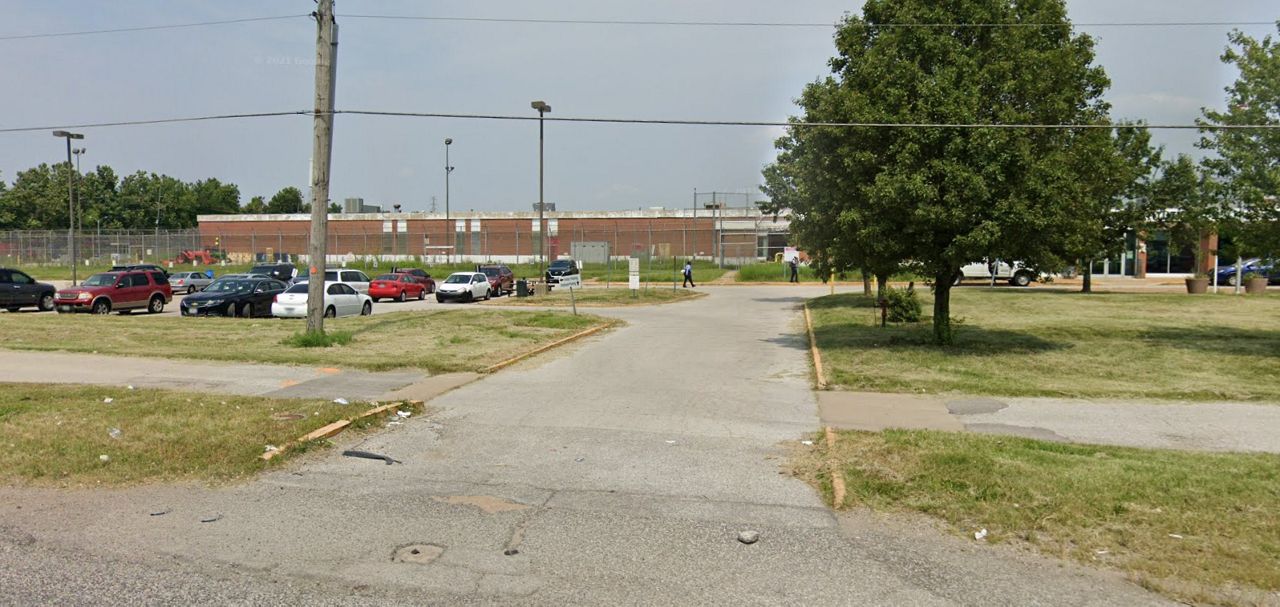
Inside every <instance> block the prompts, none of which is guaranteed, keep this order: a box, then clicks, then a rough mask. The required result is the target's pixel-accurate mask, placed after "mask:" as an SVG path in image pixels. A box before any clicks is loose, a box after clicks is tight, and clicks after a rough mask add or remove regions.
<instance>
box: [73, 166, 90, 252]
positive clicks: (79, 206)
mask: <svg viewBox="0 0 1280 607" xmlns="http://www.w3.org/2000/svg"><path fill="white" fill-rule="evenodd" d="M87 151H89V150H87V149H85V148H75V149H73V150H71V153H72V154H75V156H76V183H77V184H78V183H80V175H81V173H80V155H81V154H84V153H85V152H87ZM77 194H79V192H77ZM76 231H77V232H83V231H84V202H83V201H81V200H80V196H76Z"/></svg>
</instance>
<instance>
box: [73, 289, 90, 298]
mask: <svg viewBox="0 0 1280 607" xmlns="http://www.w3.org/2000/svg"><path fill="white" fill-rule="evenodd" d="M90 297H93V295H92V294H90V293H86V292H84V291H81V292H80V294H79V295H76V299H89V298H90Z"/></svg>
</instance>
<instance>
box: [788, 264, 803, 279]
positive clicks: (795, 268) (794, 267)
mask: <svg viewBox="0 0 1280 607" xmlns="http://www.w3.org/2000/svg"><path fill="white" fill-rule="evenodd" d="M787 267H789V268H790V269H791V282H800V264H799V262H797V261H796V260H795V259H794V258H792V259H791V260H789V261H787Z"/></svg>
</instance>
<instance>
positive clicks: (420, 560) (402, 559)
mask: <svg viewBox="0 0 1280 607" xmlns="http://www.w3.org/2000/svg"><path fill="white" fill-rule="evenodd" d="M441 554H444V547H443V546H437V545H435V544H409V545H408V546H403V547H400V548H397V549H396V551H395V553H394V554H392V555H391V560H393V561H395V562H397V563H417V564H419V565H425V564H427V563H430V562H431V561H434V560H436V558H437V557H439V556H440V555H441Z"/></svg>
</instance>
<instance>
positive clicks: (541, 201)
mask: <svg viewBox="0 0 1280 607" xmlns="http://www.w3.org/2000/svg"><path fill="white" fill-rule="evenodd" d="M529 106H530V107H532V108H533V109H535V110H538V237H539V243H538V257H539V260H538V275H539V276H540V277H544V278H545V277H546V275H547V269H546V265H547V224H546V220H545V212H546V210H547V200H546V199H545V198H543V196H542V184H543V162H542V158H543V154H542V151H543V141H544V138H543V130H542V116H543V114H546V113H547V112H550V111H551V106H549V105H547V102H545V101H534V102H533V103H530V104H529Z"/></svg>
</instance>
